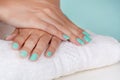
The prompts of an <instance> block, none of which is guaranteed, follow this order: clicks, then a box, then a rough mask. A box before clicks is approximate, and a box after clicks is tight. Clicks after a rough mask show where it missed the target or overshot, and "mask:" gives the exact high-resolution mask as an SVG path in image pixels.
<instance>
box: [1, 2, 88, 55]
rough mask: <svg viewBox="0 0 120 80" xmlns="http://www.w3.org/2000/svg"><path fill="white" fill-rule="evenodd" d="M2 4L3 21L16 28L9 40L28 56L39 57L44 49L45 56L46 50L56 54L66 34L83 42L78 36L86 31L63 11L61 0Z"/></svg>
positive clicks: (81, 36)
mask: <svg viewBox="0 0 120 80" xmlns="http://www.w3.org/2000/svg"><path fill="white" fill-rule="evenodd" d="M0 4H1V5H0V20H2V21H3V22H5V23H8V24H10V25H13V26H14V27H16V30H15V31H14V32H13V33H12V34H11V35H10V36H9V37H7V38H6V39H7V40H12V41H13V42H16V43H18V44H19V48H18V50H25V51H27V52H28V53H29V54H28V55H27V56H29V57H30V56H31V55H32V54H33V53H37V54H38V55H39V57H40V55H41V54H42V53H43V51H44V50H45V56H46V57H48V56H47V55H46V54H47V52H52V55H51V56H53V55H54V53H55V51H56V50H57V48H58V47H59V45H60V43H61V42H62V41H65V40H66V39H64V38H63V35H64V34H65V35H67V36H69V37H70V39H69V41H71V42H72V43H74V44H76V45H81V44H80V43H79V42H78V41H76V38H79V39H81V40H82V39H83V37H84V36H85V35H84V34H83V31H84V30H82V29H80V28H78V26H76V25H75V24H74V23H72V21H70V20H69V19H68V18H67V17H66V16H65V15H64V14H63V13H62V11H61V10H60V2H59V0H1V3H0ZM85 43H87V42H85ZM29 44H30V45H29ZM51 56H49V57H51Z"/></svg>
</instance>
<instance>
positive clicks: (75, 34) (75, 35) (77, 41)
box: [43, 10, 84, 45]
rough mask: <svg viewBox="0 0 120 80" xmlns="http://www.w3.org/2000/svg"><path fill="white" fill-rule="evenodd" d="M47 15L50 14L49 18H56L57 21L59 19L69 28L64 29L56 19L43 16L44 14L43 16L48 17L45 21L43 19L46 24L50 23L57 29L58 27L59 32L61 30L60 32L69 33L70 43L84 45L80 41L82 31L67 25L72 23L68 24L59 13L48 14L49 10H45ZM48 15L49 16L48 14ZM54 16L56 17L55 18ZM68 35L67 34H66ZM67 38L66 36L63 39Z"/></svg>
mask: <svg viewBox="0 0 120 80" xmlns="http://www.w3.org/2000/svg"><path fill="white" fill-rule="evenodd" d="M47 11H48V12H49V13H51V16H52V15H54V16H53V17H54V18H56V17H57V18H58V19H61V20H62V21H63V22H66V24H65V25H66V26H70V27H68V28H65V27H63V26H62V25H63V24H64V23H62V24H60V23H59V22H58V21H57V20H56V19H54V18H53V17H51V16H48V15H47V14H46V15H45V13H44V15H43V16H45V17H46V16H48V17H49V18H48V17H46V18H48V19H46V18H44V19H46V20H45V21H46V22H48V23H52V24H53V25H55V26H57V27H59V28H60V30H62V31H64V30H66V31H65V32H71V34H72V36H71V35H70V36H71V37H70V38H71V39H69V40H70V41H71V42H73V43H75V44H76V45H81V44H82V45H83V44H84V41H82V39H83V37H84V35H83V34H82V29H81V30H80V29H78V28H75V27H72V26H74V25H73V24H72V25H69V24H70V23H72V22H69V20H67V19H65V17H64V15H60V13H59V14H56V12H50V10H47ZM49 15H50V14H49ZM55 16H56V17H55ZM58 24H59V25H58ZM68 35H69V34H68ZM66 37H67V38H69V36H67V35H65V37H64V38H66Z"/></svg>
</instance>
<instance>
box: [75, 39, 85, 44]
mask: <svg viewBox="0 0 120 80" xmlns="http://www.w3.org/2000/svg"><path fill="white" fill-rule="evenodd" d="M76 40H77V42H78V43H80V44H82V45H84V44H85V43H84V41H83V40H81V39H80V38H77V39H76Z"/></svg>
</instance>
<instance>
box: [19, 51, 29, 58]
mask: <svg viewBox="0 0 120 80" xmlns="http://www.w3.org/2000/svg"><path fill="white" fill-rule="evenodd" d="M27 55H28V52H27V51H25V50H22V51H21V52H20V56H22V57H27Z"/></svg>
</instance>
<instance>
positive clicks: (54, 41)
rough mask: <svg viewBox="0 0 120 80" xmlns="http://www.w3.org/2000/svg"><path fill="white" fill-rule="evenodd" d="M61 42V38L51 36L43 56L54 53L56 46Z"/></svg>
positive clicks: (49, 55)
mask: <svg viewBox="0 0 120 80" xmlns="http://www.w3.org/2000/svg"><path fill="white" fill-rule="evenodd" d="M61 42H62V40H60V39H59V38H57V37H55V36H53V38H52V40H51V42H50V44H49V47H48V49H47V50H46V52H45V56H46V57H52V56H53V55H54V54H55V51H56V50H57V49H58V47H59V46H60V43H61Z"/></svg>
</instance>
